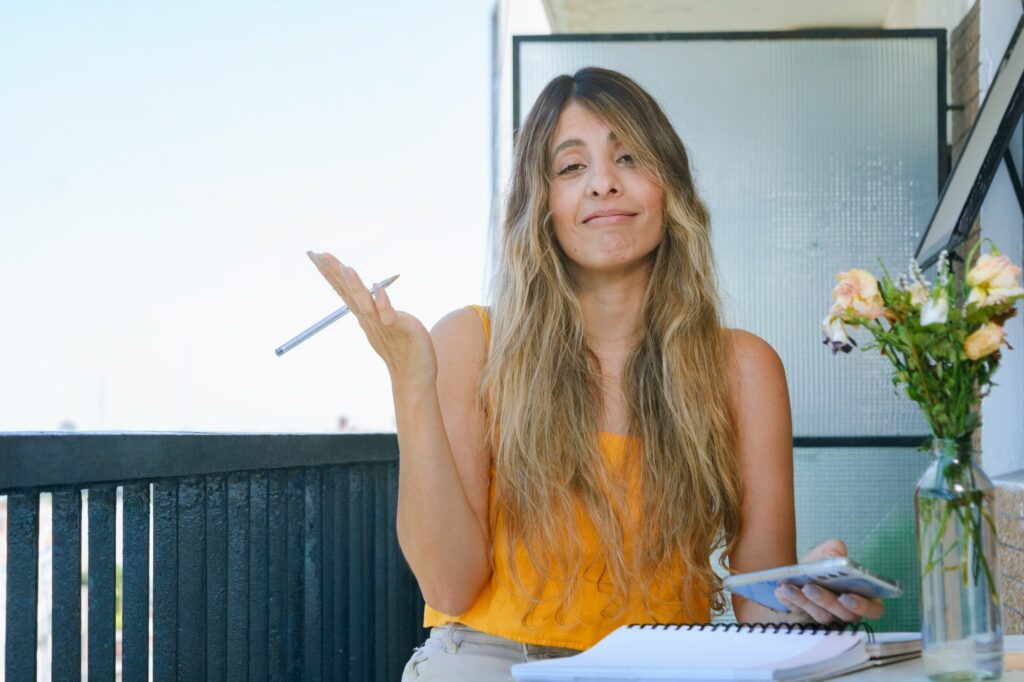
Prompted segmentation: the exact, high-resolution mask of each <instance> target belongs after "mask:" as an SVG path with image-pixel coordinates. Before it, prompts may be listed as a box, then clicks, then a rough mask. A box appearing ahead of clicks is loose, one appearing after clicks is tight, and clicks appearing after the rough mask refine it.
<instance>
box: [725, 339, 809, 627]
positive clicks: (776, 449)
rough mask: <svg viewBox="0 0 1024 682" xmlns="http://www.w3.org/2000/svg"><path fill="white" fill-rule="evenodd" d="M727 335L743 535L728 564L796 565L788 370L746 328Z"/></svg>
mask: <svg viewBox="0 0 1024 682" xmlns="http://www.w3.org/2000/svg"><path fill="white" fill-rule="evenodd" d="M730 339H731V344H732V362H731V365H730V373H729V374H730V376H729V380H730V390H731V396H730V401H731V402H730V408H731V411H732V417H733V424H734V427H735V430H736V456H737V461H738V464H739V469H740V477H741V479H742V482H743V502H742V509H741V519H742V526H741V528H740V536H739V538H738V540H737V542H736V546H735V549H734V550H733V552H732V554H731V555H730V556H729V569H730V571H731V572H733V573H749V572H750V571H757V570H761V569H764V568H774V567H776V566H786V565H788V564H793V563H796V517H795V513H794V510H793V426H792V419H791V416H790V411H789V392H788V389H787V387H786V374H785V370H784V369H783V366H782V361H781V360H780V359H779V356H778V355H777V354H776V353H775V351H774V350H773V349H772V347H771V346H770V345H768V343H767V342H765V341H764V340H762V339H761V338H759V337H758V336H755V335H754V334H751V333H750V332H746V331H743V330H740V329H733V330H730ZM732 601H733V611H734V613H735V615H736V620H738V621H740V622H762V623H763V622H774V621H779V620H780V619H782V618H784V616H782V615H781V614H778V613H775V612H774V611H772V610H770V609H767V608H765V607H763V606H761V605H760V604H757V603H755V602H751V601H747V600H746V599H743V597H740V596H737V595H733V597H732Z"/></svg>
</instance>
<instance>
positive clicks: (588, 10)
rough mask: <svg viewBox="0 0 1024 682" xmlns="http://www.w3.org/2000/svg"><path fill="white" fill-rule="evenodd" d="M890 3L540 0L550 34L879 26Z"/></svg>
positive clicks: (860, 0)
mask: <svg viewBox="0 0 1024 682" xmlns="http://www.w3.org/2000/svg"><path fill="white" fill-rule="evenodd" d="M893 2H894V0H543V3H544V10H545V12H546V13H547V16H548V21H549V22H550V24H551V32H552V33H634V32H644V31H652V32H662V31H680V32H682V31H773V30H778V31H782V30H792V29H800V28H826V27H847V28H872V27H873V28H881V27H882V26H883V24H884V23H885V19H886V15H887V14H888V13H889V8H890V6H891V5H892V4H893Z"/></svg>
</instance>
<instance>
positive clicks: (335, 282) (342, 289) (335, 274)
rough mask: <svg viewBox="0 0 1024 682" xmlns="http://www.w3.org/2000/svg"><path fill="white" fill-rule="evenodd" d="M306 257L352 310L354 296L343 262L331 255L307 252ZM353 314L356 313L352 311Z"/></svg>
mask: <svg viewBox="0 0 1024 682" xmlns="http://www.w3.org/2000/svg"><path fill="white" fill-rule="evenodd" d="M306 255H307V256H308V257H309V260H311V261H313V265H315V266H316V269H317V270H319V271H320V274H321V275H322V276H323V278H324V279H326V280H327V283H328V284H330V285H331V288H332V289H334V291H335V292H336V293H337V294H338V295H339V296H341V298H342V300H343V301H345V305H347V306H348V307H349V310H352V308H353V306H352V303H353V301H352V294H351V292H350V290H349V286H348V283H347V282H346V281H345V274H344V267H345V266H343V265H342V264H341V261H339V260H338V259H337V258H335V257H334V256H332V255H331V254H329V253H313V252H312V251H307V252H306ZM352 312H356V311H355V310H352Z"/></svg>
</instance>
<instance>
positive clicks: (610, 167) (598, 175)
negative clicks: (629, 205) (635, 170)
mask: <svg viewBox="0 0 1024 682" xmlns="http://www.w3.org/2000/svg"><path fill="white" fill-rule="evenodd" d="M621 192H622V190H621V183H620V178H619V172H618V169H617V168H616V167H615V164H611V163H595V164H593V165H592V166H591V171H590V175H589V176H588V178H587V193H588V194H589V195H590V196H595V197H598V196H601V195H602V194H621Z"/></svg>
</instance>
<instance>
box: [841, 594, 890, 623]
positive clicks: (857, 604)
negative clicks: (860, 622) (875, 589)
mask: <svg viewBox="0 0 1024 682" xmlns="http://www.w3.org/2000/svg"><path fill="white" fill-rule="evenodd" d="M839 603H840V604H842V605H843V606H845V607H846V608H847V609H848V610H849V611H852V612H853V613H856V614H857V615H858V616H860V617H861V618H881V617H882V614H884V613H885V605H884V604H883V603H882V600H881V599H868V598H867V597H861V596H860V595H857V594H850V593H846V594H841V595H839Z"/></svg>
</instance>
